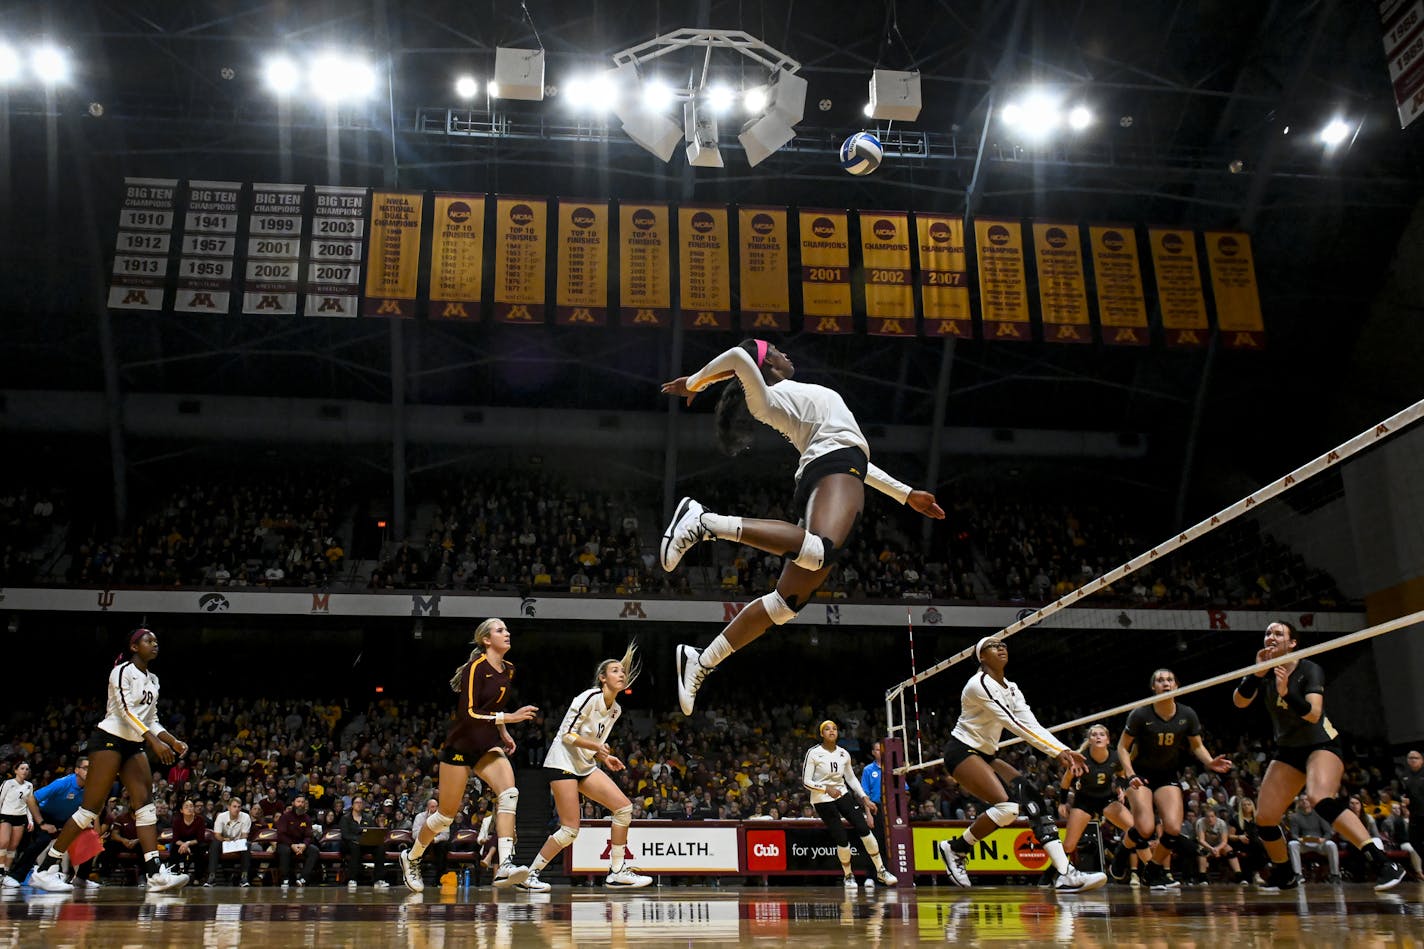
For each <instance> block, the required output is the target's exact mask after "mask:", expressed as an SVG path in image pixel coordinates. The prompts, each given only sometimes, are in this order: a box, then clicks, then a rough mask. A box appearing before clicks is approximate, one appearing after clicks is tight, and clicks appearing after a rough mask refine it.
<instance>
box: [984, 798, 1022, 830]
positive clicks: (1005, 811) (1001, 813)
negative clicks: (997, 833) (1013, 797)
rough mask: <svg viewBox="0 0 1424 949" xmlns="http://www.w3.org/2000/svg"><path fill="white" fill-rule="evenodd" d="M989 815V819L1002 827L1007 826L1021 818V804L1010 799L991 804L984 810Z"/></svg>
mask: <svg viewBox="0 0 1424 949" xmlns="http://www.w3.org/2000/svg"><path fill="white" fill-rule="evenodd" d="M984 813H985V814H988V815H989V819H990V820H992V821H993V822H994V823H995V824H998V825H999V826H1000V827H1007V826H1009V825H1010V824H1012V823H1013V822H1014V821H1016V820H1018V819H1019V806H1018V805H1017V804H1014V803H1012V802H1010V801H1005V802H1004V803H1003V804H991V805H990V806H989V809H988V810H986V811H985V812H984Z"/></svg>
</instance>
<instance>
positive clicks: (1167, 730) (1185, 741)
mask: <svg viewBox="0 0 1424 949" xmlns="http://www.w3.org/2000/svg"><path fill="white" fill-rule="evenodd" d="M1123 730H1124V731H1125V732H1126V733H1127V734H1129V735H1131V736H1132V766H1133V768H1134V769H1135V770H1136V771H1139V772H1141V771H1176V770H1177V768H1178V767H1179V766H1180V764H1181V762H1182V759H1183V756H1185V755H1187V754H1190V753H1191V741H1190V739H1191V738H1193V737H1195V736H1198V735H1200V734H1201V733H1202V727H1201V719H1200V718H1198V717H1197V713H1196V712H1195V711H1194V710H1193V709H1192V707H1191V706H1190V705H1183V704H1182V703H1181V702H1178V703H1177V710H1176V712H1174V713H1173V715H1172V717H1171V718H1162V717H1160V716H1159V715H1158V714H1157V711H1156V709H1154V708H1153V707H1152V706H1150V705H1144V706H1143V707H1141V708H1135V709H1133V710H1132V711H1131V712H1130V713H1128V716H1127V725H1126V726H1125V727H1124V729H1123Z"/></svg>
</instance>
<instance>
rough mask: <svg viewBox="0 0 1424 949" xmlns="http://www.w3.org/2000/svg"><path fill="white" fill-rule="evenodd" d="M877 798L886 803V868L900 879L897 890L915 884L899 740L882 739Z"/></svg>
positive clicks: (908, 805)
mask: <svg viewBox="0 0 1424 949" xmlns="http://www.w3.org/2000/svg"><path fill="white" fill-rule="evenodd" d="M880 744H881V755H880V759H881V760H880V774H881V778H880V799H881V800H882V801H884V802H885V804H884V808H885V810H884V813H885V865H886V866H887V867H889V868H890V872H891V873H893V874H895V876H897V877H898V878H899V880H900V882H899V883H897V884H896V887H897V888H899V889H910V888H911V887H913V886H914V885H915V847H914V836H913V834H912V833H911V831H910V792H909V789H908V788H906V786H905V777H904V775H902V774H900V773H899V771H900V769H901V768H903V767H905V742H904V739H901V738H885V739H882V740H881V743H880Z"/></svg>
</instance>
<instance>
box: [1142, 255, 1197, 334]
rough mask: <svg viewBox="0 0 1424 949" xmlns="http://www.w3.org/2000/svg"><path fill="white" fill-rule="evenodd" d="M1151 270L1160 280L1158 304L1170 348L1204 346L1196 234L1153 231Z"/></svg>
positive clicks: (1158, 283)
mask: <svg viewBox="0 0 1424 949" xmlns="http://www.w3.org/2000/svg"><path fill="white" fill-rule="evenodd" d="M1147 238H1148V242H1149V243H1150V244H1151V245H1152V269H1153V271H1154V272H1155V274H1156V277H1157V305H1158V306H1159V307H1161V309H1162V328H1163V329H1164V330H1166V331H1167V345H1168V346H1205V345H1206V342H1207V334H1208V329H1207V322H1206V300H1205V298H1203V297H1202V286H1201V272H1200V271H1199V270H1198V269H1197V243H1196V235H1195V234H1193V233H1192V232H1191V231H1183V230H1175V229H1167V228H1158V227H1154V228H1150V229H1149V230H1148V231H1147Z"/></svg>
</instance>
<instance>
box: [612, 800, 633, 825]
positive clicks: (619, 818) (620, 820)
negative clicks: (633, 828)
mask: <svg viewBox="0 0 1424 949" xmlns="http://www.w3.org/2000/svg"><path fill="white" fill-rule="evenodd" d="M631 823H633V805H632V804H624V805H623V806H622V807H620V808H618V810H616V811H614V812H613V826H614V827H627V826H628V825H629V824H631Z"/></svg>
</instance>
